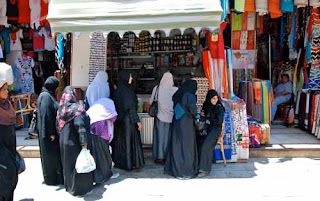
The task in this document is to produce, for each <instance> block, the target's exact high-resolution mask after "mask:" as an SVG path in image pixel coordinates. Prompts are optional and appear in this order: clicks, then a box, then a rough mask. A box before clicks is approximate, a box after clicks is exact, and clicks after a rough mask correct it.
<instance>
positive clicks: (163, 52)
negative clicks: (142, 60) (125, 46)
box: [119, 50, 193, 55]
mask: <svg viewBox="0 0 320 201" xmlns="http://www.w3.org/2000/svg"><path fill="white" fill-rule="evenodd" d="M185 52H193V50H170V51H148V52H129V53H119V55H128V54H165V53H185Z"/></svg>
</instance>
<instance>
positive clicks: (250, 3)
mask: <svg viewBox="0 0 320 201" xmlns="http://www.w3.org/2000/svg"><path fill="white" fill-rule="evenodd" d="M244 10H245V12H249V13H255V12H256V4H255V0H246V1H245V8H244Z"/></svg>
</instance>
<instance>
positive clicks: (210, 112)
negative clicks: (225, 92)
mask: <svg viewBox="0 0 320 201" xmlns="http://www.w3.org/2000/svg"><path fill="white" fill-rule="evenodd" d="M214 96H218V92H217V91H215V90H209V91H208V93H207V96H206V101H205V102H204V104H203V108H202V109H203V111H204V115H205V116H206V117H207V119H208V120H209V121H210V126H209V128H208V135H207V136H205V137H204V139H203V142H202V143H200V150H201V151H200V153H199V171H205V172H206V173H210V171H211V164H212V160H213V150H214V148H215V146H216V144H217V141H218V138H219V136H220V134H221V130H222V123H223V121H224V112H225V109H224V106H223V105H222V103H221V101H220V100H218V102H217V103H216V105H212V103H211V98H213V97H214Z"/></svg>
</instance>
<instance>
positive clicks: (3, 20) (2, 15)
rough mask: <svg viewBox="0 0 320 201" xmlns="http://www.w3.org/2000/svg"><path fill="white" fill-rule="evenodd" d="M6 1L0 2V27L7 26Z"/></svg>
mask: <svg viewBox="0 0 320 201" xmlns="http://www.w3.org/2000/svg"><path fill="white" fill-rule="evenodd" d="M6 14H7V0H0V25H4V26H7V25H8V24H7V20H8V19H7V16H6Z"/></svg>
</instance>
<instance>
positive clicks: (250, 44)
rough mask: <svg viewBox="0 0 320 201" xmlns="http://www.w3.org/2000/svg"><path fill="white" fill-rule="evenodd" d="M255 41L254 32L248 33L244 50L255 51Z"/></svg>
mask: <svg viewBox="0 0 320 201" xmlns="http://www.w3.org/2000/svg"><path fill="white" fill-rule="evenodd" d="M255 39H256V34H255V31H248V39H247V48H246V49H247V50H254V49H255Z"/></svg>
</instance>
